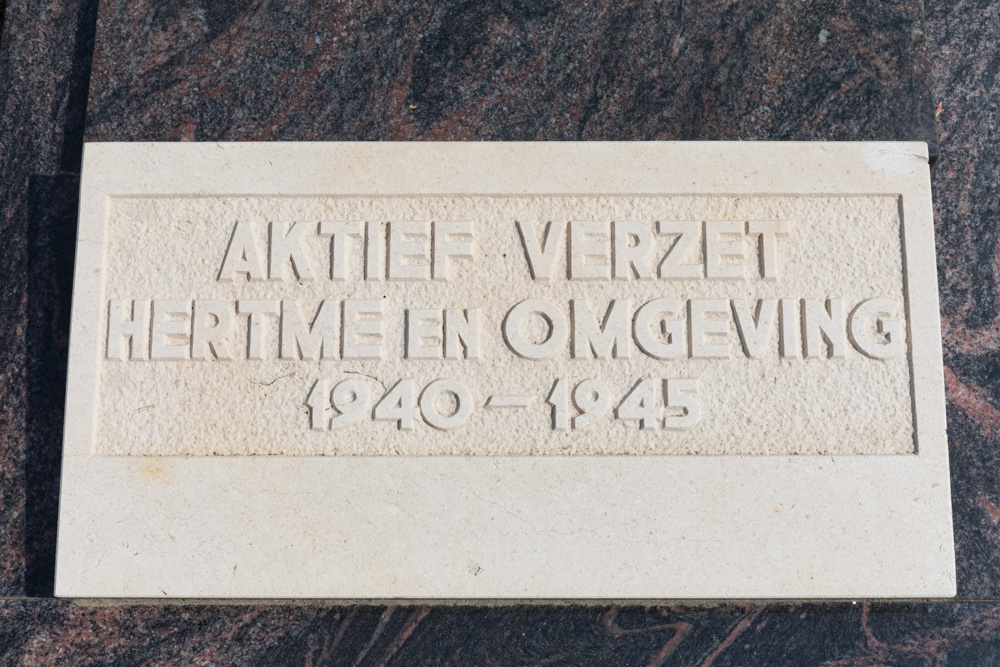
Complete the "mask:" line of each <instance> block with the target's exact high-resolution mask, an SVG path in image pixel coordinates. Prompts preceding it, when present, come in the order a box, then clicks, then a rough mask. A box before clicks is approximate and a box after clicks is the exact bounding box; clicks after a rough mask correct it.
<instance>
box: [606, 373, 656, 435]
mask: <svg viewBox="0 0 1000 667" xmlns="http://www.w3.org/2000/svg"><path fill="white" fill-rule="evenodd" d="M659 384H660V383H659V382H658V381H656V380H639V381H638V382H637V383H636V384H635V386H634V387H632V389H631V390H630V391H629V392H628V393H627V394H625V398H623V399H622V402H621V403H619V404H618V407H617V408H616V409H615V416H616V417H618V419H620V420H622V421H637V422H639V428H640V429H642V430H644V431H647V430H656V429H657V428H659V426H660V417H661V414H662V408H661V407H660V405H659V401H658V400H657V393H658V392H657V389H660V387H659V386H657V385H659Z"/></svg>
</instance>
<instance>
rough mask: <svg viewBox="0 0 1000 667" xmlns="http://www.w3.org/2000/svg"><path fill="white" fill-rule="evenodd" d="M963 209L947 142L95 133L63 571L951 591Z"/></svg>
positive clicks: (220, 583)
mask: <svg viewBox="0 0 1000 667" xmlns="http://www.w3.org/2000/svg"><path fill="white" fill-rule="evenodd" d="M931 222H932V220H931V210H930V193H929V178H928V166H927V161H926V147H925V146H923V145H922V144H905V143H876V144H767V143H758V144H731V143H720V144H703V143H693V144H670V143H656V144H614V143H611V144H608V143H603V144H594V143H578V144H558V143H557V144H212V145H199V144H184V145H180V144H175V145H168V144H91V145H89V146H88V147H87V152H86V159H85V172H84V184H83V199H82V206H81V219H80V234H79V238H80V241H79V250H78V259H77V267H76V271H77V279H76V288H75V289H76V292H75V295H74V313H73V332H72V341H71V343H72V345H71V366H70V386H69V396H68V405H67V430H66V433H67V435H66V453H65V457H66V460H65V466H64V487H63V504H62V516H61V524H60V526H61V528H60V549H59V572H58V591H59V593H60V594H62V595H74V596H156V597H162V596H164V595H166V596H168V597H265V598H266V597H377V598H393V597H460V598H477V599H481V598H486V599H489V598H505V597H517V598H525V597H527V598H607V597H612V598H619V597H634V598H667V597H703V598H711V597H795V596H804V597H816V596H862V595H879V596H907V595H913V596H927V595H949V594H951V593H952V591H953V586H954V584H953V580H954V564H953V554H952V546H951V523H950V505H949V495H948V478H947V471H948V468H947V447H946V439H945V434H944V414H943V387H942V371H941V361H940V333H939V325H938V316H937V294H936V280H935V267H934V251H933V232H932V225H931ZM430 525H433V526H435V530H434V531H433V535H431V534H429V533H428V531H427V526H430ZM255 535H256V536H257V537H256V538H255V537H254V536H255ZM164 536H168V537H166V539H164ZM263 536H266V538H264V537H263ZM126 545H127V546H126ZM96 555H99V557H96V558H95V556H96ZM268 562H279V563H282V567H281V568H280V570H274V569H273V568H268V566H267V563H268ZM560 564H561V565H560ZM116 568H125V574H124V575H122V574H116V572H118V571H119V570H118V569H116Z"/></svg>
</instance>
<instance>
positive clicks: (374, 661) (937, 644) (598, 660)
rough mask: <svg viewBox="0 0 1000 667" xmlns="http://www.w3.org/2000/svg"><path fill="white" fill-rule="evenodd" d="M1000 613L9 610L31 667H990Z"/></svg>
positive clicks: (3, 611)
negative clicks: (545, 666) (809, 666)
mask: <svg viewBox="0 0 1000 667" xmlns="http://www.w3.org/2000/svg"><path fill="white" fill-rule="evenodd" d="M998 652H1000V611H998V610H997V608H996V606H994V605H991V604H937V605H926V604H871V603H864V604H851V603H837V604H826V605H814V604H804V605H784V604H773V605H766V606H741V605H727V606H721V607H715V608H712V609H704V608H696V607H659V606H657V607H608V606H599V607H579V606H577V607H568V608H557V609H551V608H544V607H524V606H514V607H499V608H487V607H443V606H439V607H419V606H417V607H392V606H390V607H374V606H352V607H315V606H243V605H241V606H226V607H220V606H185V605H181V606H123V607H103V608H100V607H96V608H95V607H80V606H76V605H74V604H72V603H69V602H60V601H30V602H29V601H10V602H5V603H2V604H0V662H2V663H3V664H5V665H6V664H30V665H150V664H153V665H355V666H357V665H389V664H392V665H418V664H419V665H430V664H433V665H439V664H449V665H452V664H453V665H543V664H556V665H650V666H659V665H702V666H705V667H707V666H709V665H715V666H716V667H722V666H724V665H804V664H824V665H843V666H844V667H847V666H850V667H863V666H872V667H874V666H876V665H887V664H893V665H925V664H941V665H943V664H956V665H989V664H995V663H992V662H990V660H991V659H992V657H993V656H995V655H996V654H997V653H998Z"/></svg>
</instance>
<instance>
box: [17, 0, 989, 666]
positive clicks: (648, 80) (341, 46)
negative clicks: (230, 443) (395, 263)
mask: <svg viewBox="0 0 1000 667" xmlns="http://www.w3.org/2000/svg"><path fill="white" fill-rule="evenodd" d="M0 4H2V0H0ZM998 38H1000V0H992V1H990V2H987V1H984V2H970V1H966V0H957V1H944V0H932V1H931V2H929V3H928V4H927V6H926V7H924V5H923V3H920V2H913V1H909V0H897V1H886V2H881V3H879V2H872V1H868V0H861V1H850V0H841V1H839V2H823V1H808V0H807V1H802V2H788V1H780V2H771V1H768V0H748V1H744V2H725V1H722V0H715V1H706V2H692V0H686V1H681V0H660V1H659V2H656V1H652V0H650V1H648V2H631V1H628V0H619V1H618V2H604V1H601V2H594V1H590V2H587V3H583V2H575V3H557V2H554V1H552V0H542V1H539V2H531V1H529V0H460V1H454V0H452V1H448V2H429V1H423V0H417V1H397V2H389V1H387V0H382V1H379V0H365V1H363V2H352V1H344V2H305V1H302V2H291V1H286V2H268V1H264V0H257V1H254V2H244V3H237V2H220V1H219V0H187V1H184V0H156V1H153V0H131V1H126V0H101V1H100V2H98V0H46V1H45V2H42V1H40V0H10V1H9V2H8V4H7V7H6V15H5V19H4V26H3V34H2V37H0V272H2V273H0V664H3V665H22V664H23V665H46V664H66V665H78V664H102V665H104V664H114V665H140V664H143V665H145V664H170V665H174V664H176V665H190V664H218V665H227V664H303V665H325V664H352V665H361V664H388V663H390V662H391V663H393V664H404V665H409V664H469V665H480V664H493V665H507V664H567V665H570V664H615V665H617V664H622V665H633V664H635V665H638V664H642V665H647V664H648V665H674V664H677V665H688V664H697V665H712V664H715V665H748V664H766V665H772V664H819V663H823V664H827V663H832V664H843V665H883V664H901V665H910V664H913V665H918V664H920V665H922V664H944V663H949V664H960V665H966V664H982V665H994V664H1000V604H998V602H1000V483H998V475H1000V447H998V444H1000V367H998V365H997V364H998V363H1000V301H998V299H1000V293H998V289H1000V288H998V284H1000V255H998V253H1000V245H998V241H1000V239H998V236H1000V229H998V226H997V219H998V215H1000V142H998V139H1000V137H998V131H997V127H998V120H1000V109H998V102H1000V80H998V76H1000V41H998ZM84 136H86V138H87V140H90V141H107V140H199V141H200V140H272V139H273V140H314V139H328V140H347V139H371V140H379V139H383V140H384V139H396V140H404V139H421V140H425V139H429V140H448V139H607V140H613V139H661V140H665V139H807V140H808V139H833V140H857V139H914V140H923V141H928V142H929V143H930V144H931V145H932V150H934V151H936V152H937V153H938V154H939V156H940V157H939V159H938V161H937V164H936V166H935V167H934V169H933V170H932V178H933V186H934V197H935V207H936V230H937V243H938V270H939V274H940V288H941V299H942V326H943V330H944V354H945V364H946V369H945V377H946V385H947V387H946V389H947V396H948V420H949V423H948V428H949V439H950V447H951V457H952V484H953V501H954V521H955V532H956V547H957V559H958V586H959V597H958V599H957V600H956V601H936V602H923V603H917V602H909V603H889V602H884V603H867V602H866V603H858V604H852V603H849V602H848V603H831V604H801V603H800V604H784V603H772V604H765V605H761V604H751V605H721V606H707V607H694V606H689V607H654V606H647V607H625V608H619V607H613V606H595V607H587V606H570V607H530V606H502V607H495V608H484V607H452V606H444V605H442V606H435V607H419V606H412V607H406V606H404V607H385V606H346V607H345V606H314V605H301V606H300V605H238V606H224V605H184V606H159V605H125V606H112V607H87V606H80V605H77V604H74V603H72V602H69V601H61V600H52V599H51V597H50V595H51V590H52V568H53V562H54V551H55V528H56V508H57V502H58V482H59V456H60V439H61V431H62V426H61V422H62V400H63V388H64V385H65V372H66V371H65V368H66V344H67V334H68V325H69V322H68V312H69V304H70V298H71V288H72V280H71V278H72V261H73V259H72V258H73V249H74V236H75V209H76V200H77V189H78V172H79V160H80V151H81V145H82V141H83V139H84ZM276 565H278V564H276Z"/></svg>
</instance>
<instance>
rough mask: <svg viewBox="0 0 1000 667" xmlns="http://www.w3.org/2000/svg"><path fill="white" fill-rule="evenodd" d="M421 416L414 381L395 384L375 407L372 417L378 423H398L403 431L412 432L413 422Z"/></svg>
mask: <svg viewBox="0 0 1000 667" xmlns="http://www.w3.org/2000/svg"><path fill="white" fill-rule="evenodd" d="M419 416H420V408H418V407H417V399H416V392H414V390H413V380H400V381H399V382H397V383H396V384H394V385H393V386H392V389H390V390H389V391H387V392H385V396H383V397H382V400H380V401H379V402H378V405H376V406H375V412H374V413H373V415H372V417H373V418H374V419H375V420H376V421H389V422H397V426H398V427H399V430H401V431H412V430H413V422H414V420H416V419H417V417H419Z"/></svg>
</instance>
